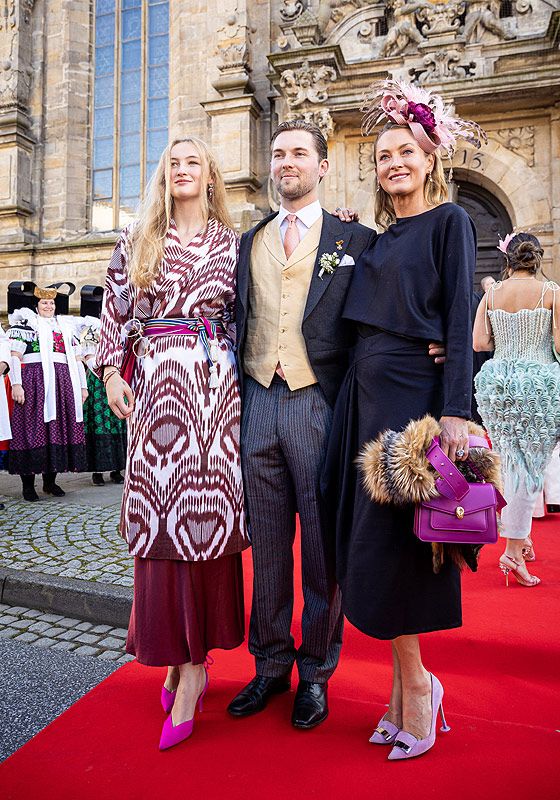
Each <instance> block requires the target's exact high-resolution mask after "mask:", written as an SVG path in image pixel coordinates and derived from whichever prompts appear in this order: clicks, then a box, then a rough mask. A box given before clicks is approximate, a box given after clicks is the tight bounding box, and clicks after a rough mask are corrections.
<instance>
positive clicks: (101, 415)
mask: <svg viewBox="0 0 560 800" xmlns="http://www.w3.org/2000/svg"><path fill="white" fill-rule="evenodd" d="M100 328H101V322H100V320H99V319H97V318H96V317H84V324H83V327H82V328H81V331H80V342H81V344H82V351H83V359H84V363H85V364H86V366H87V367H89V369H87V386H88V392H89V396H88V399H87V400H86V402H85V403H84V427H85V433H86V454H87V464H88V470H91V472H92V476H91V477H92V481H93V483H94V484H95V486H103V484H104V483H105V480H104V478H103V473H104V472H109V477H110V478H111V480H112V481H113V483H122V482H123V480H124V478H123V476H122V475H121V470H123V469H124V468H125V465H126V421H125V420H120V419H118V418H117V417H116V416H115V415H114V414H113V412H112V411H111V409H110V408H109V405H108V403H107V395H106V393H105V387H104V386H103V383H102V381H100V380H99V378H98V377H97V376H96V375H95V374H94V373H93V372H92V369H91V368H92V367H93V365H94V361H95V352H96V349H97V342H98V337H99V330H100Z"/></svg>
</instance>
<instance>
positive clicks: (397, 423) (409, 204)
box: [323, 81, 483, 760]
mask: <svg viewBox="0 0 560 800" xmlns="http://www.w3.org/2000/svg"><path fill="white" fill-rule="evenodd" d="M365 110H366V117H365V122H364V126H365V130H366V131H367V132H368V133H371V132H372V130H373V128H374V127H375V126H376V125H377V124H378V123H380V122H382V123H385V127H384V128H383V129H382V130H381V132H380V133H378V136H377V139H376V141H375V144H374V158H375V168H376V222H377V223H378V225H379V226H380V227H381V228H383V229H384V232H383V233H381V235H379V236H378V237H377V238H376V239H375V240H373V242H372V243H371V244H370V246H369V247H368V248H367V249H366V250H365V251H364V253H363V254H362V256H361V257H360V259H359V260H358V262H357V264H356V267H355V269H354V273H353V276H352V279H351V284H350V288H349V290H348V296H347V300H346V306H345V309H344V312H343V317H344V318H345V319H346V320H348V321H349V322H352V323H353V324H354V326H355V331H356V337H357V343H356V346H355V349H354V355H353V362H352V364H351V366H350V368H349V371H348V373H347V375H346V378H345V381H344V383H343V385H342V388H341V391H340V394H339V397H338V401H337V405H336V408H335V413H334V421H333V430H332V434H331V438H330V442H329V450H328V455H327V460H326V466H325V471H324V476H323V488H324V495H325V502H326V505H327V508H328V509H329V510H330V513H329V514H328V516H329V518H330V519H333V520H334V528H335V529H334V531H333V534H332V540H331V545H332V547H333V549H334V550H335V552H336V574H337V580H338V582H339V585H340V587H341V591H342V605H343V610H344V613H345V615H346V617H347V618H348V619H349V620H350V622H352V623H353V624H354V625H355V626H356V627H357V628H358V629H359V630H361V631H363V632H364V633H366V634H367V635H368V636H372V637H374V638H377V639H385V640H391V643H392V655H393V667H394V669H393V686H392V692H391V698H390V701H389V710H388V712H387V713H386V714H385V715H384V716H383V718H382V719H381V720H380V721H379V723H378V726H377V727H376V729H375V730H374V732H373V735H372V737H371V739H370V741H372V742H374V743H377V744H384V745H391V746H392V749H391V750H390V753H389V759H390V760H397V759H403V758H412V757H414V756H418V755H421V754H422V753H424V752H426V751H427V750H428V749H429V748H430V747H432V746H433V744H434V741H435V725H436V722H435V720H436V715H437V713H438V710H439V709H440V707H441V700H442V696H443V687H442V686H441V683H440V682H439V681H438V679H437V678H436V677H435V676H434V675H433V674H431V673H430V672H428V671H427V670H426V668H425V667H424V665H423V663H422V657H421V653H420V641H419V634H420V633H425V632H428V631H435V630H444V629H447V628H456V627H458V626H460V625H461V624H462V620H461V587H460V578H459V572H458V569H457V567H456V565H455V564H454V563H453V562H452V561H451V560H450V559H445V560H444V563H443V564H440V565H438V566H437V570H438V571H437V573H436V565H435V563H433V562H432V550H431V547H430V545H429V544H427V543H423V542H420V541H419V539H417V538H416V537H415V536H414V534H413V517H414V506H413V505H412V504H411V503H408V505H403V506H399V505H397V504H391V503H389V504H382V503H380V502H376V501H374V500H372V499H371V498H370V495H369V493H368V492H367V491H366V487H365V485H364V482H363V477H362V476H361V475H360V474H359V472H358V467H357V464H356V459H357V457H358V456H359V454H360V453H361V452H362V450H363V448H364V446H365V445H366V443H368V442H370V441H371V440H375V439H376V438H377V437H378V435H379V434H380V433H381V432H383V431H387V430H388V429H390V430H392V431H402V430H403V429H404V428H405V427H406V426H407V425H408V424H409V423H410V422H411V421H412V420H417V419H420V418H422V417H424V416H425V415H426V414H430V415H431V416H433V417H436V418H438V419H440V426H441V430H442V434H441V445H442V449H443V450H444V452H445V454H446V455H448V456H449V458H450V459H451V460H453V461H454V460H456V459H465V458H466V457H467V452H468V430H467V419H468V418H469V417H470V409H471V392H472V386H471V381H472V378H471V375H472V336H471V310H470V306H471V297H472V285H473V278H474V267H475V261H476V236H475V230H474V225H473V223H472V220H471V219H470V218H469V216H468V215H467V214H466V213H465V211H463V209H461V208H459V206H457V205H455V204H454V203H450V202H446V201H447V196H448V189H447V184H446V181H445V176H444V171H443V166H442V151H447V152H448V153H450V152H452V151H453V146H454V142H455V138H456V136H457V135H460V134H462V135H466V136H468V137H469V138H471V139H472V140H473V141H478V140H479V138H480V136H481V135H482V136H483V133H482V131H480V129H479V128H478V126H476V125H474V123H473V124H469V123H466V122H462V121H460V120H457V119H454V118H452V117H451V116H450V113H449V111H448V110H447V109H445V107H444V105H443V101H442V99H441V98H440V97H438V96H436V95H432V94H431V93H429V92H427V91H425V90H423V89H419V88H416V87H412V86H409V85H407V84H405V83H400V82H395V81H386V82H385V83H383V84H380V85H377V86H376V87H375V88H374V92H373V94H372V95H371V96H370V97H369V98H368V101H367V103H366V106H365ZM434 341H443V342H444V343H445V347H446V352H447V357H446V361H445V364H444V365H443V366H440V365H437V364H435V363H434V361H433V360H432V359H431V358H430V357H429V356H428V354H427V344H428V343H429V342H434ZM442 714H443V712H442Z"/></svg>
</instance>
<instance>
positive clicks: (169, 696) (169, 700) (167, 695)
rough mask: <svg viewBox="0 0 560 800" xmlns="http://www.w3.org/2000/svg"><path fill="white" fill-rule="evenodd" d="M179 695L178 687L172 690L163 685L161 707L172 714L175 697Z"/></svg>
mask: <svg viewBox="0 0 560 800" xmlns="http://www.w3.org/2000/svg"><path fill="white" fill-rule="evenodd" d="M176 695H177V689H175V691H174V692H170V691H169V689H166V688H165V686H162V687H161V707H162V708H163V710H164V711H165V713H166V714H171V709H172V708H173V704H174V703H175V697H176Z"/></svg>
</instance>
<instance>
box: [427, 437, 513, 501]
mask: <svg viewBox="0 0 560 800" xmlns="http://www.w3.org/2000/svg"><path fill="white" fill-rule="evenodd" d="M469 447H484V448H486V450H489V449H490V448H489V446H488V442H487V441H486V439H484V438H483V437H482V436H474V435H471V434H469ZM426 458H427V459H428V461H429V462H430V464H431V465H432V467H433V468H434V469H435V470H436V471H437V472H438V473H439V474H440V475H441V478H442V480H443V482H444V483H446V484H447V486H449V488H450V489H451V491H452V492H453V494H454V495H455V499H456V500H461V499H462V498H463V497H464V496H465V495H466V494H467V492H468V491H469V482H468V481H467V479H466V478H465V476H464V475H462V474H461V473H460V472H459V470H458V469H457V467H456V466H455V464H454V463H453V461H451V459H450V458H447V456H446V455H445V453H444V452H443V450H442V449H441V447H440V446H439V439H438V438H436V437H435V436H434V438H433V439H432V443H431V445H430V446H429V447H428V449H427V450H426ZM467 461H468V463H469V466H470V467H471V469H472V470H473V472H474V473H475V475H476V476H477V477H478V478H481V480H484V476H483V475H482V473H481V472H480V470H479V469H477V467H476V466H475V464H473V462H472V461H471V460H470V459H467ZM494 490H495V492H496V508H497V510H498V511H501V510H502V509H503V508H505V506H506V505H507V503H506V500H505V498H504V496H503V495H502V493H501V492H500V491H499V490H498V488H497V487H496V486H494Z"/></svg>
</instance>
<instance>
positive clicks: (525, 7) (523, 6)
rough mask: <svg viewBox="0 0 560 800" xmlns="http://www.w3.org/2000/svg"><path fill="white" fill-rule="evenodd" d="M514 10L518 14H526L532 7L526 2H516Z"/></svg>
mask: <svg viewBox="0 0 560 800" xmlns="http://www.w3.org/2000/svg"><path fill="white" fill-rule="evenodd" d="M515 10H516V11H517V13H518V14H528V13H529V11H532V10H533V6H532V5H531V3H529V1H528V0H517V2H516V4H515Z"/></svg>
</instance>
